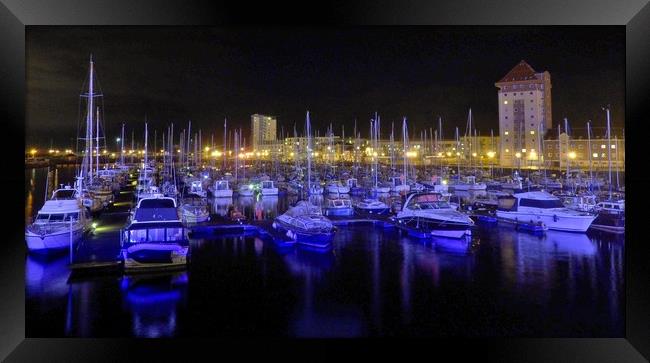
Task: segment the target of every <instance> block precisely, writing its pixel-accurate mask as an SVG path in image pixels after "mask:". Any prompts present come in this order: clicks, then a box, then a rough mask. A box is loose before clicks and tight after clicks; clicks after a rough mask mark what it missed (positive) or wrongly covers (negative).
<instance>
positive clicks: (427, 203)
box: [403, 193, 451, 210]
mask: <svg viewBox="0 0 650 363" xmlns="http://www.w3.org/2000/svg"><path fill="white" fill-rule="evenodd" d="M403 208H408V209H411V210H422V209H449V208H451V206H450V205H449V202H448V201H447V200H446V199H445V198H443V196H442V194H440V193H423V194H417V193H414V194H411V195H410V196H408V197H407V199H406V203H404V207H403Z"/></svg>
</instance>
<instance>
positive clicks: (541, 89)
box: [494, 60, 552, 167]
mask: <svg viewBox="0 0 650 363" xmlns="http://www.w3.org/2000/svg"><path fill="white" fill-rule="evenodd" d="M494 85H495V86H496V87H497V88H498V89H499V90H498V102H499V136H501V147H500V150H499V164H500V165H501V166H503V167H513V166H516V165H517V164H519V163H520V160H519V159H525V160H528V161H530V162H531V163H535V164H536V165H538V166H539V165H543V158H541V157H540V155H539V145H540V139H539V138H540V137H541V138H543V136H544V134H546V132H547V131H548V130H550V129H551V127H552V126H551V124H552V116H551V75H550V74H549V73H548V71H545V72H541V73H539V72H536V71H535V70H534V69H533V68H532V67H531V66H530V65H529V64H528V63H526V62H525V61H523V60H522V61H521V62H519V63H518V64H517V65H516V66H515V67H514V68H512V69H511V70H510V72H508V73H507V74H506V75H505V76H504V77H503V78H501V80H499V81H498V82H496V83H495V84H494ZM540 134H541V135H540ZM517 155H519V156H517Z"/></svg>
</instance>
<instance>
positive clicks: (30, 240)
mask: <svg viewBox="0 0 650 363" xmlns="http://www.w3.org/2000/svg"><path fill="white" fill-rule="evenodd" d="M84 232H85V229H84V228H80V227H77V228H76V229H73V230H72V244H73V246H74V245H76V244H77V243H79V241H80V240H81V238H82V237H83V234H84ZM25 242H26V243H27V249H28V250H29V252H34V253H47V252H49V251H56V250H61V249H65V248H70V231H69V230H68V231H62V232H57V233H51V234H46V235H43V236H41V235H38V234H35V233H32V232H26V233H25Z"/></svg>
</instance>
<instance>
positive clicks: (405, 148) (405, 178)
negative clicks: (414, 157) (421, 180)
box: [402, 117, 408, 184]
mask: <svg viewBox="0 0 650 363" xmlns="http://www.w3.org/2000/svg"><path fill="white" fill-rule="evenodd" d="M407 132H408V131H407V129H406V117H404V118H403V120H402V141H403V142H404V156H403V158H404V165H403V167H404V184H406V181H407V180H408V169H407V155H406V152H407V138H408V135H407Z"/></svg>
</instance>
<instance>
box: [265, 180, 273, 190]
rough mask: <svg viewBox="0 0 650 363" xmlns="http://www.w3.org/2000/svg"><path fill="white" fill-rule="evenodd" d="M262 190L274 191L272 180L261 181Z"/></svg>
mask: <svg viewBox="0 0 650 363" xmlns="http://www.w3.org/2000/svg"><path fill="white" fill-rule="evenodd" d="M262 189H275V187H274V186H273V180H264V181H262Z"/></svg>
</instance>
